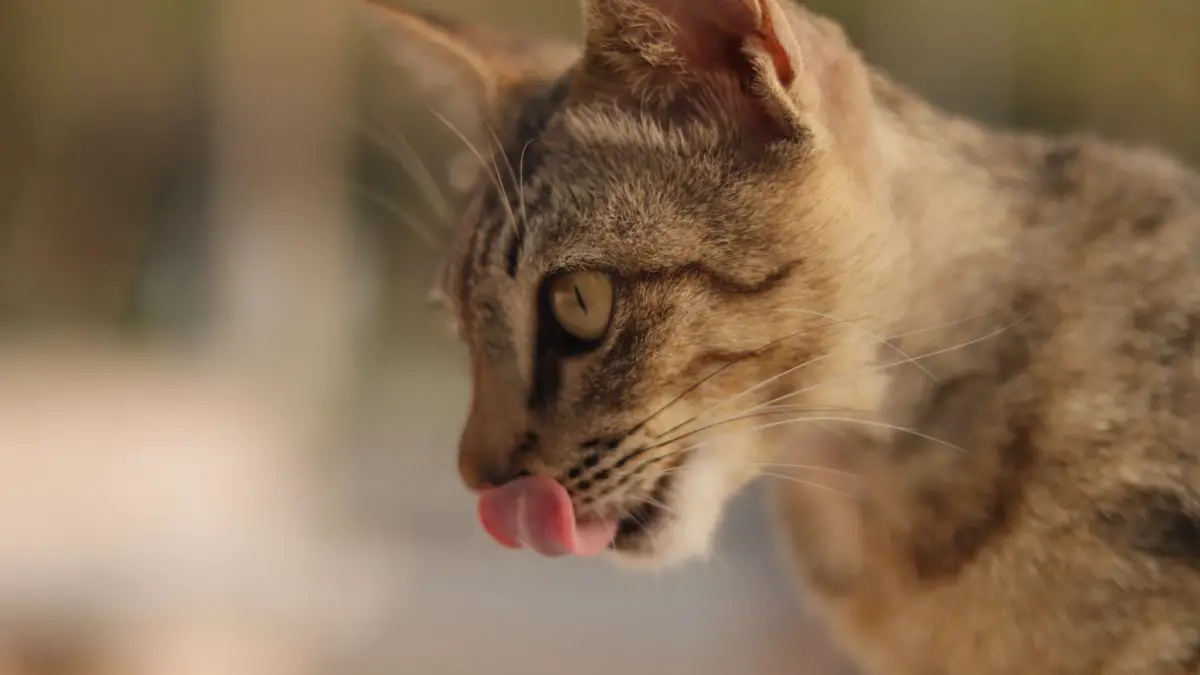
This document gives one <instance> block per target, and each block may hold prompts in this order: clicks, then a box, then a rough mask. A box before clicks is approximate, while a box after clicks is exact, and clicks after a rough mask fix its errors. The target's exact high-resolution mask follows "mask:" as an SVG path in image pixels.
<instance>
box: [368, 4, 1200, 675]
mask: <svg viewBox="0 0 1200 675" xmlns="http://www.w3.org/2000/svg"><path fill="white" fill-rule="evenodd" d="M583 5H584V10H585V26H586V31H585V36H584V39H583V42H582V45H579V46H573V45H570V44H556V43H552V42H550V41H537V40H532V39H527V38H518V37H516V36H511V35H506V34H503V33H501V32H499V31H496V30H491V29H488V28H485V27H482V26H472V25H466V24H463V23H460V22H456V21H452V20H449V19H446V18H442V17H438V16H434V15H431V14H430V13H428V12H423V11H417V10H412V9H408V10H406V9H401V8H399V7H394V6H390V5H384V4H380V3H376V2H367V3H366V4H365V7H364V9H365V11H366V13H367V15H368V16H369V17H370V25H372V26H373V27H374V28H375V29H377V30H378V31H382V33H380V34H379V35H381V36H382V37H383V39H384V43H385V44H386V45H387V46H388V47H389V49H390V51H391V53H392V55H393V56H394V57H398V58H399V59H400V60H401V61H402V62H403V63H404V64H406V66H410V67H411V70H412V71H413V73H414V74H415V75H416V76H417V79H418V80H421V81H424V82H426V83H428V84H431V85H435V88H436V91H437V96H434V97H433V99H434V100H435V101H437V103H436V104H435V109H436V110H438V111H440V112H439V114H440V115H442V116H443V119H444V121H445V122H446V123H447V124H448V125H449V126H451V127H453V128H454V129H455V130H456V131H457V133H459V134H461V136H462V138H463V140H464V141H467V142H468V143H469V144H470V147H471V148H472V150H471V151H470V152H471V154H470V155H468V156H469V157H470V159H471V161H472V162H475V164H474V167H475V169H476V170H477V173H476V174H474V178H475V180H474V182H473V186H472V187H471V189H470V190H469V193H468V197H469V198H468V199H467V200H466V202H465V203H466V208H465V212H464V213H465V215H464V219H463V221H462V223H461V226H460V227H458V228H457V229H456V232H457V239H456V243H455V245H454V247H453V250H452V251H450V254H449V257H448V259H447V262H446V265H445V268H444V274H443V275H442V290H443V295H444V297H445V298H446V300H447V302H448V305H449V308H450V311H451V313H452V314H453V316H454V319H455V323H456V324H457V326H458V328H459V332H460V334H461V337H462V339H463V341H464V342H465V344H466V346H467V348H468V350H469V353H470V358H471V364H472V384H473V395H472V401H471V406H470V413H469V418H468V419H467V422H466V426H465V429H464V431H463V434H462V440H461V445H460V448H459V468H460V472H461V474H462V477H463V480H464V481H465V483H466V484H467V486H469V487H470V488H471V489H472V490H474V491H476V492H478V494H479V499H480V503H479V512H480V517H481V520H482V522H483V525H484V527H486V528H487V529H488V531H489V532H490V533H491V534H492V536H493V537H494V538H495V539H496V540H497V541H498V542H499V543H501V544H503V545H506V546H509V547H514V548H516V547H527V548H532V549H534V550H536V551H538V552H540V553H542V554H546V555H563V554H580V555H587V554H592V553H600V552H602V551H604V552H607V554H609V555H610V556H611V557H613V558H614V559H616V560H619V561H625V562H631V563H637V564H641V565H665V564H670V563H673V562H677V561H680V560H684V559H687V558H690V557H694V556H697V555H703V554H704V553H705V551H706V550H707V549H708V547H709V545H710V542H711V540H712V537H713V532H714V530H716V529H717V525H718V522H719V520H720V518H721V513H722V509H723V505H724V504H725V503H726V502H727V501H728V500H729V498H730V496H731V495H733V494H734V493H735V492H736V491H737V490H738V489H739V488H741V487H742V486H743V485H744V484H746V483H747V482H748V481H750V480H751V479H752V478H754V477H755V476H756V475H758V474H760V473H763V472H765V471H769V472H770V473H775V474H782V475H785V476H787V477H789V478H791V479H792V480H790V481H775V485H774V488H775V491H774V493H773V497H772V498H773V501H774V511H775V513H776V514H777V522H778V531H779V534H780V539H781V541H782V542H783V548H784V549H785V551H786V553H787V555H788V558H789V561H790V564H791V566H792V568H793V569H794V570H795V572H796V575H797V577H798V578H799V580H800V581H801V582H802V585H803V587H804V588H806V589H807V591H808V592H809V593H810V594H811V595H812V596H813V597H814V598H815V599H816V601H817V603H818V604H819V606H820V607H821V608H822V611H823V612H824V613H825V614H826V616H827V617H828V619H829V621H830V623H831V625H832V626H833V627H834V629H835V634H836V635H837V636H838V638H839V640H840V641H841V643H842V644H843V645H844V647H845V648H846V649H847V651H848V652H849V653H850V654H851V655H853V657H854V658H855V660H856V661H857V662H858V663H859V664H860V665H861V666H862V667H863V668H864V670H865V671H867V672H870V673H878V674H881V675H929V674H936V673H945V674H951V673H953V674H958V673H970V674H971V675H993V674H1000V673H1010V674H1014V675H1017V674H1020V675H1028V674H1033V673H1046V674H1062V675H1068V674H1080V675H1082V674H1084V673H1089V674H1095V673H1103V674H1104V675H1116V674H1118V673H1146V674H1151V675H1160V674H1161V675H1166V674H1168V673H1170V674H1176V673H1200V421H1198V420H1197V416H1196V414H1195V413H1196V411H1197V410H1198V406H1200V349H1198V345H1197V335H1198V333H1200V178H1198V177H1197V175H1196V174H1194V173H1191V172H1190V171H1189V170H1188V169H1186V168H1184V167H1183V166H1182V165H1181V164H1179V163H1177V162H1175V161H1173V160H1172V159H1170V158H1167V157H1164V156H1161V155H1159V154H1156V153H1154V152H1150V151H1141V150H1136V149H1127V148H1120V147H1116V146H1114V145H1112V144H1108V143H1105V142H1102V141H1098V140H1095V139H1092V138H1085V137H1063V138H1048V137H1043V136H1037V135H1031V134H1018V133H1011V132H1002V131H996V130H989V129H985V128H983V127H982V126H981V125H978V124H975V123H972V122H971V121H968V120H963V119H959V118H957V117H955V116H952V115H950V114H948V113H946V112H943V111H941V110H938V109H937V108H935V107H934V106H932V105H930V104H928V103H926V102H924V101H922V100H921V99H920V98H919V97H917V96H915V95H914V94H912V93H910V92H909V91H907V90H906V89H905V88H904V87H903V86H901V85H899V84H897V83H896V82H894V81H893V80H891V79H889V77H888V76H886V75H885V74H883V73H881V72H879V71H878V70H877V69H874V68H872V67H870V66H868V65H867V64H866V63H865V62H864V60H863V59H862V57H861V56H860V55H859V53H858V52H857V51H856V50H855V49H854V48H853V47H852V46H851V45H850V44H849V43H848V42H847V40H846V38H845V36H844V34H843V32H842V31H841V30H840V29H839V28H838V27H837V26H836V25H834V24H833V23H832V22H830V21H829V20H826V19H824V18H822V17H820V16H817V15H815V14H814V13H813V12H811V11H809V10H806V9H804V8H802V7H799V6H794V5H790V4H787V2H786V0H686V1H685V0H585V2H584V3H583ZM490 149H494V150H495V151H494V152H492V151H491V150H490ZM481 167H482V168H481Z"/></svg>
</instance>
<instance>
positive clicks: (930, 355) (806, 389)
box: [751, 314, 1029, 410]
mask: <svg viewBox="0 0 1200 675" xmlns="http://www.w3.org/2000/svg"><path fill="white" fill-rule="evenodd" d="M1028 316H1029V315H1028V314H1024V315H1022V316H1021V317H1020V318H1018V319H1017V320H1016V321H1013V322H1011V323H1008V324H1005V325H1004V326H1001V327H1000V328H997V329H996V330H994V331H992V332H991V333H988V334H987V335H984V336H982V337H978V338H975V339H972V340H967V341H965V342H960V343H959V344H956V345H952V346H950V347H946V348H944V349H937V350H934V351H931V352H928V353H925V354H921V355H919V356H916V357H914V359H913V360H918V359H928V358H933V357H935V356H939V355H941V354H946V353H949V352H953V351H957V350H960V349H965V348H967V347H970V346H971V345H974V344H978V343H980V342H984V341H986V340H991V339H993V338H995V337H997V336H999V335H1001V334H1003V333H1004V332H1006V331H1008V330H1009V329H1011V328H1013V327H1014V326H1016V325H1018V324H1019V323H1021V322H1022V321H1024V320H1025V319H1026V318H1027V317H1028ZM906 363H908V362H907V361H895V362H892V363H884V364H879V365H875V366H869V367H867V368H865V369H863V370H859V371H857V372H854V373H850V374H847V375H843V376H841V377H835V378H833V379H830V380H825V381H822V382H818V383H816V384H812V385H809V386H807V387H803V388H801V389H798V390H796V391H793V392H791V393H788V394H783V395H782V396H777V397H775V398H773V399H771V400H769V401H766V402H764V403H761V404H759V405H757V406H755V407H754V408H751V410H756V409H760V408H765V407H767V406H770V405H772V404H775V403H779V402H780V401H785V400H787V399H789V398H792V397H795V396H800V395H802V394H805V393H807V392H810V391H812V390H814V389H818V388H820V387H827V386H829V385H831V384H837V383H839V382H845V381H846V380H850V379H853V378H855V377H862V376H864V375H871V374H874V373H879V372H883V371H886V370H889V369H892V368H897V367H899V366H902V365H904V364H906Z"/></svg>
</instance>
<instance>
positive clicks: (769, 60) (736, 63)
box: [586, 0, 805, 135]
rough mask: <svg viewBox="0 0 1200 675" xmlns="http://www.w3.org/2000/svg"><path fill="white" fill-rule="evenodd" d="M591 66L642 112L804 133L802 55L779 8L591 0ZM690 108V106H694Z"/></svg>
mask: <svg viewBox="0 0 1200 675" xmlns="http://www.w3.org/2000/svg"><path fill="white" fill-rule="evenodd" d="M586 7H587V20H588V37H587V49H588V51H587V57H588V62H589V63H590V64H591V65H592V66H593V67H594V71H593V72H595V73H597V75H598V76H597V77H596V78H594V79H596V80H603V79H604V78H605V77H606V76H607V77H608V78H609V80H610V81H613V82H617V83H619V84H618V85H617V86H620V87H623V88H624V89H625V91H627V92H628V93H629V94H630V95H631V96H633V97H635V98H636V99H637V102H638V103H639V104H644V103H646V102H656V101H662V102H666V103H668V104H670V105H668V107H669V108H671V109H678V108H680V107H683V108H685V109H687V108H690V109H691V110H693V111H694V112H697V113H699V114H701V115H709V116H716V117H718V118H719V121H721V122H726V121H732V122H734V123H736V124H738V125H740V126H742V127H743V128H753V129H756V130H765V131H768V132H770V133H772V134H773V135H775V134H785V135H791V134H795V133H798V132H799V133H803V132H804V129H805V124H804V121H803V119H802V118H801V114H800V112H801V110H800V108H799V107H798V106H797V101H796V100H795V98H794V97H793V85H795V84H796V80H797V74H798V72H799V71H798V68H799V50H798V48H797V44H796V40H795V37H794V35H793V34H792V29H791V26H790V25H789V22H788V18H787V15H786V14H785V13H784V11H783V10H782V8H781V7H780V6H779V4H778V3H777V2H776V0H588V2H587V4H586ZM689 104H690V105H689Z"/></svg>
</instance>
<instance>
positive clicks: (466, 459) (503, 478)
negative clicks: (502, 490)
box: [458, 451, 519, 492]
mask: <svg viewBox="0 0 1200 675" xmlns="http://www.w3.org/2000/svg"><path fill="white" fill-rule="evenodd" d="M518 474H519V472H517V471H513V470H512V469H511V468H510V467H508V466H506V463H505V462H502V461H496V460H493V459H489V458H479V457H477V456H472V455H470V454H468V453H465V452H461V451H460V452H459V453H458V475H459V477H460V478H462V482H463V484H464V485H466V486H467V489H469V490H471V491H472V492H482V491H484V490H487V489H490V488H495V487H500V486H501V485H504V484H505V483H507V482H509V481H511V480H513V479H515V478H517V476H518Z"/></svg>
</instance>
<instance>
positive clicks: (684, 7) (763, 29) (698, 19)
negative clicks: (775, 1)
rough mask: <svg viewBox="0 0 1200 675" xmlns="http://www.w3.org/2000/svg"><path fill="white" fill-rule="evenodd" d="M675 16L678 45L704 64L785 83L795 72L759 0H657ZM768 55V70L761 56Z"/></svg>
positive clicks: (692, 61) (746, 78)
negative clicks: (761, 70)
mask: <svg viewBox="0 0 1200 675" xmlns="http://www.w3.org/2000/svg"><path fill="white" fill-rule="evenodd" d="M653 4H655V5H657V6H658V7H659V8H660V10H667V12H668V13H667V16H670V17H673V20H674V21H676V23H677V25H676V40H677V47H678V49H679V50H680V54H681V56H682V57H683V58H684V60H685V62H686V63H688V64H689V65H690V66H691V67H693V68H697V69H703V70H713V71H721V70H726V69H727V70H729V71H730V72H731V73H734V74H736V75H738V77H739V79H741V80H742V81H743V82H744V83H745V84H747V85H749V84H750V83H751V82H752V81H753V79H754V78H755V77H757V76H760V75H762V76H768V77H772V76H773V77H774V78H775V79H776V80H778V81H779V84H780V85H781V86H783V88H785V89H786V88H788V87H791V86H792V82H793V81H794V80H795V78H796V71H795V67H794V65H793V63H792V55H791V54H789V53H788V49H787V47H785V43H784V41H783V40H782V39H781V38H780V35H779V33H778V32H777V29H776V26H775V19H774V17H772V16H771V13H770V11H769V6H767V5H765V4H764V3H763V2H762V1H761V0H721V1H717V2H705V1H704V0H699V1H697V2H691V3H689V2H687V1H686V0H657V1H656V2H654V3H653ZM759 55H761V57H765V59H766V60H767V62H768V63H767V64H764V65H769V67H770V68H769V71H768V72H765V73H759V72H758V70H759V69H758V68H756V67H755V65H756V64H755V61H756V60H757V58H761V57H760V56H759Z"/></svg>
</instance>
